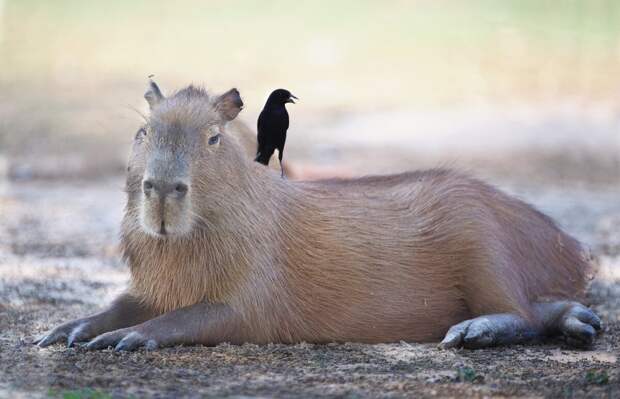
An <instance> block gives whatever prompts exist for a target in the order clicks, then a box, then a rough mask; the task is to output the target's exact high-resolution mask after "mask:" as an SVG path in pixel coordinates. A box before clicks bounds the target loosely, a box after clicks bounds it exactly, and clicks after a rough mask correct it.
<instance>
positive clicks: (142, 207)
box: [127, 81, 243, 238]
mask: <svg viewBox="0 0 620 399" xmlns="http://www.w3.org/2000/svg"><path fill="white" fill-rule="evenodd" d="M144 97H145V98H146V100H147V102H148V103H149V106H150V109H151V113H150V115H149V116H148V118H147V121H146V124H145V125H144V126H143V127H142V128H141V129H140V130H139V131H138V133H137V134H136V137H135V139H134V144H133V148H132V152H131V157H130V160H129V165H128V168H127V171H128V172H127V173H128V176H127V192H128V195H129V202H128V209H127V212H128V213H131V214H133V215H134V216H135V222H136V223H135V226H134V228H138V229H142V230H143V231H144V232H146V233H147V234H149V235H151V236H155V237H159V238H167V237H180V236H183V235H186V234H188V233H189V232H191V231H192V230H193V228H194V227H195V225H196V223H197V222H200V221H201V220H204V218H205V216H206V215H205V213H208V209H209V202H210V201H215V202H219V203H221V202H222V201H225V198H223V197H225V196H226V195H227V194H226V186H230V185H231V182H230V181H228V180H227V179H229V177H230V176H232V175H234V174H235V170H234V168H235V165H239V162H242V160H240V159H237V158H238V157H239V156H240V152H239V150H238V148H236V143H235V142H234V139H232V138H231V137H229V136H227V135H226V133H225V131H224V126H225V125H226V123H227V122H229V121H231V120H233V119H234V118H235V117H236V116H237V114H239V112H240V111H241V109H242V107H243V102H242V101H241V97H240V96H239V92H238V91H237V90H236V89H231V90H229V91H228V92H226V93H224V94H223V95H220V96H214V97H212V96H209V95H208V94H207V92H206V91H205V90H204V89H201V88H196V87H193V86H189V87H187V88H185V89H183V90H180V91H178V92H177V93H175V94H174V95H171V96H170V97H164V96H163V94H162V93H161V91H160V90H159V88H158V87H157V85H156V84H155V83H154V82H152V81H151V82H150V87H149V89H148V91H147V92H146V94H145V95H144Z"/></svg>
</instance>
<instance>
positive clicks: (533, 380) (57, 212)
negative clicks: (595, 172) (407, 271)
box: [0, 177, 620, 398]
mask: <svg viewBox="0 0 620 399" xmlns="http://www.w3.org/2000/svg"><path fill="white" fill-rule="evenodd" d="M122 184H123V182H122V179H121V178H120V177H119V178H112V179H104V180H100V181H96V182H84V181H74V182H69V183H67V182H64V183H62V184H58V183H56V182H53V181H52V182H22V183H10V182H5V183H3V184H2V186H1V188H0V190H1V191H0V211H1V214H2V218H3V220H2V224H1V225H0V347H1V351H0V397H37V396H38V397H107V396H108V395H111V396H113V397H126V396H133V397H144V396H153V397H185V396H187V397H196V396H218V397H272V396H279V397H405V396H414V397H462V396H471V397H550V398H557V397H592V398H600V397H604V398H605V397H609V398H612V397H619V396H620V369H619V368H618V355H620V353H619V348H620V306H619V305H620V272H619V270H620V263H619V257H620V223H619V222H620V201H619V200H618V198H620V197H619V192H618V191H617V188H616V189H614V188H613V187H611V188H610V187H609V186H602V187H599V188H598V189H596V190H594V189H593V188H591V187H590V188H588V189H584V188H581V189H580V188H566V187H565V188H556V187H545V186H540V185H538V186H535V187H531V186H527V185H524V184H517V185H512V186H510V187H508V189H509V190H510V191H512V192H515V193H517V194H519V195H521V196H522V197H524V198H526V199H528V200H530V201H531V202H533V203H535V204H536V205H537V206H539V207H540V208H541V209H543V210H545V211H547V212H549V213H550V214H552V215H553V216H554V217H556V218H557V219H558V220H559V222H560V223H561V224H563V225H564V226H565V227H566V228H567V229H568V230H569V231H570V232H571V233H573V234H575V235H577V236H578V237H580V238H581V239H582V240H584V241H585V242H587V243H589V244H590V245H591V247H592V249H593V250H594V252H595V253H596V254H597V255H598V256H599V259H600V262H601V272H600V274H599V278H598V279H597V280H595V281H594V283H593V285H592V288H591V291H590V299H591V303H592V305H593V307H594V309H595V310H596V311H597V312H598V314H599V315H601V316H602V319H603V320H604V322H605V332H604V334H602V335H601V336H600V337H599V338H598V339H597V341H596V344H595V345H594V347H593V348H591V350H588V351H581V350H573V349H569V348H567V347H566V346H565V345H563V343H562V342H559V341H558V342H550V343H548V344H545V345H539V346H515V347H511V348H498V349H487V350H477V351H470V350H449V351H440V350H438V349H436V348H435V345H433V344H414V343H404V342H402V343H398V344H389V345H387V344H386V345H360V344H345V345H336V344H332V345H309V344H302V345H295V346H288V345H268V346H256V345H243V346H230V345H220V346H217V347H215V348H207V347H176V348H168V349H161V350H157V351H154V352H146V351H144V350H141V351H138V352H135V353H114V352H113V351H110V350H107V351H102V352H88V351H86V350H84V349H81V348H75V349H73V348H71V349H67V348H65V347H63V346H53V347H51V348H48V349H39V348H37V347H34V346H32V345H31V344H30V340H31V339H32V338H33V337H34V336H36V335H38V334H39V333H42V332H44V331H45V330H47V329H49V328H51V327H53V326H55V325H57V324H58V323H61V322H63V321H65V320H68V319H72V318H75V317H78V316H82V315H85V314H87V313H89V312H93V311H95V310H97V309H98V308H99V307H100V305H101V304H104V303H106V302H108V301H109V300H110V299H111V298H112V297H113V296H114V294H115V293H117V292H118V291H120V290H121V289H122V288H123V286H124V285H125V283H126V280H127V270H126V268H125V266H124V265H122V264H121V263H120V261H119V260H118V258H117V253H116V249H115V244H116V239H117V229H118V224H119V219H120V216H121V213H122V207H123V201H124V195H123V193H122ZM71 395H74V396H71Z"/></svg>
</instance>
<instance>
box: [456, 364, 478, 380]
mask: <svg viewBox="0 0 620 399" xmlns="http://www.w3.org/2000/svg"><path fill="white" fill-rule="evenodd" d="M456 381H457V382H469V383H472V384H479V383H482V382H484V376H483V375H482V374H478V373H477V372H476V370H474V369H473V368H471V367H459V368H457V370H456Z"/></svg>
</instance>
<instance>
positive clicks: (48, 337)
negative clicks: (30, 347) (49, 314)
mask: <svg viewBox="0 0 620 399" xmlns="http://www.w3.org/2000/svg"><path fill="white" fill-rule="evenodd" d="M154 316H155V312H154V311H153V310H152V309H150V308H148V307H147V306H145V305H144V304H142V303H141V302H140V301H139V300H137V299H136V298H134V297H133V296H131V295H130V294H122V295H121V296H119V297H118V298H116V300H115V301H114V302H112V304H111V305H110V307H108V308H107V309H106V310H104V311H103V312H100V313H97V314H95V315H93V316H89V317H84V318H82V319H77V320H72V321H69V322H67V323H64V324H62V325H60V326H58V327H56V328H55V329H53V330H52V331H50V332H48V333H46V334H44V335H43V336H41V337H39V338H37V339H36V340H34V342H33V343H34V344H37V345H39V346H40V347H42V348H43V347H46V346H49V345H52V344H55V343H58V342H61V341H65V340H66V341H67V346H73V344H74V343H76V342H81V341H86V340H89V339H91V338H93V337H96V336H97V335H99V334H103V333H104V332H107V331H112V330H117V329H119V328H124V327H129V326H133V325H136V324H139V323H142V322H144V321H146V320H148V319H150V318H152V317H154Z"/></svg>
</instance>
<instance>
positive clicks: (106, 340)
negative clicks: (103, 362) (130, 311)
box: [86, 327, 159, 352]
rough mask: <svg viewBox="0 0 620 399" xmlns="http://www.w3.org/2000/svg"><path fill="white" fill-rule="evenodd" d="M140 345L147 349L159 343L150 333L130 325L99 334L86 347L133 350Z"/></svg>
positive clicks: (151, 348)
mask: <svg viewBox="0 0 620 399" xmlns="http://www.w3.org/2000/svg"><path fill="white" fill-rule="evenodd" d="M142 346H144V347H145V348H146V349H148V350H153V349H156V348H157V347H158V346H159V344H158V342H157V340H156V339H155V337H153V336H151V334H148V333H146V332H144V331H142V330H141V329H140V328H137V327H130V328H122V329H120V330H116V331H110V332H108V333H105V334H101V335H99V336H98V337H96V338H95V339H93V340H92V341H90V342H89V343H88V344H87V345H86V348H88V349H92V350H95V349H106V348H110V347H113V348H114V350H115V351H117V352H120V351H133V350H136V349H138V348H140V347H142Z"/></svg>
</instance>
